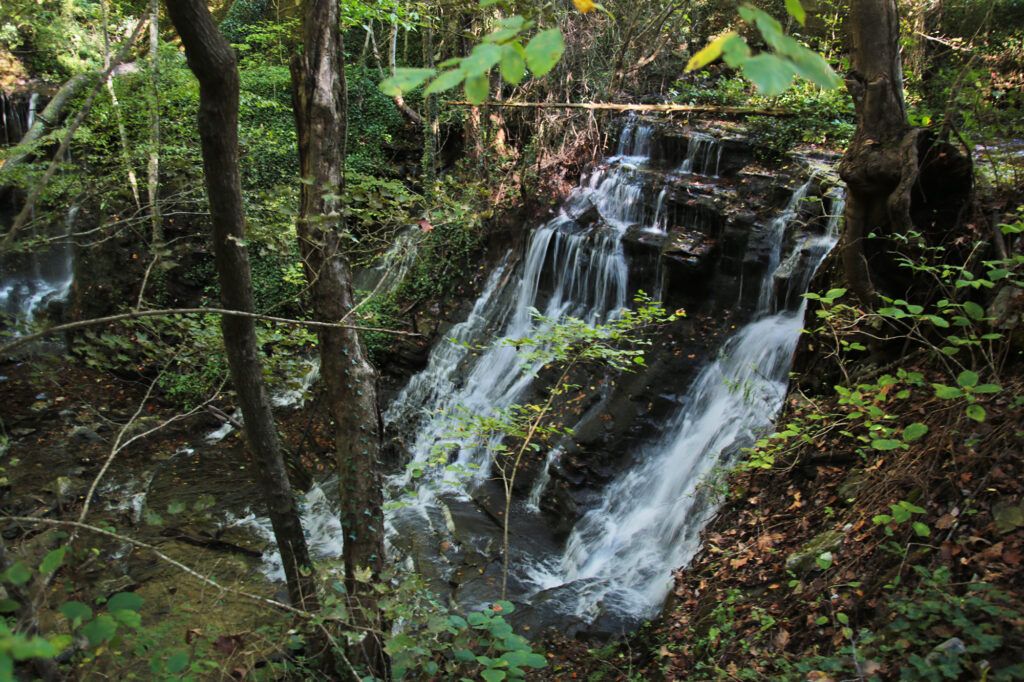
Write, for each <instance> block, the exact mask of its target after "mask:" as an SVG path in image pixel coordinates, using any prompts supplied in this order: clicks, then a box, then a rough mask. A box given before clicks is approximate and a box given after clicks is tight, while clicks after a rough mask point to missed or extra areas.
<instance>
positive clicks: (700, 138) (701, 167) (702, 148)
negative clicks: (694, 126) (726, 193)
mask: <svg viewBox="0 0 1024 682" xmlns="http://www.w3.org/2000/svg"><path fill="white" fill-rule="evenodd" d="M712 159H714V172H711V169H712V163H711V161H712ZM721 163H722V143H721V142H719V140H718V139H717V138H715V137H713V136H711V135H708V134H707V133H698V132H693V133H690V139H689V142H688V143H687V145H686V158H685V159H683V163H682V164H681V165H680V166H679V170H678V172H679V173H702V174H704V175H710V176H711V177H714V178H717V177H718V170H719V167H720V166H721Z"/></svg>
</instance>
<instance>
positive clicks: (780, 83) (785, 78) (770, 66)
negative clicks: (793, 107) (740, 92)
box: [741, 52, 796, 97]
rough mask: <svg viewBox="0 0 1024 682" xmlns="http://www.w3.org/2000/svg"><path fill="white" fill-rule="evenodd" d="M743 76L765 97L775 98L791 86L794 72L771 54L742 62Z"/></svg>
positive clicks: (763, 54) (782, 60) (787, 64)
mask: <svg viewBox="0 0 1024 682" xmlns="http://www.w3.org/2000/svg"><path fill="white" fill-rule="evenodd" d="M741 68H742V69H743V75H744V76H746V77H747V79H749V80H750V81H751V82H752V83H753V84H754V85H756V86H757V89H758V90H760V91H761V94H763V95H764V96H765V97H776V96H778V95H781V94H782V93H784V92H785V91H786V90H787V89H788V88H789V86H790V85H792V84H793V76H795V75H796V72H795V71H794V69H793V66H792V65H791V64H790V63H789V62H788V61H786V60H784V59H781V58H779V57H776V56H775V55H773V54H766V53H763V52H762V53H761V54H759V55H757V56H754V57H751V58H750V59H748V60H746V61H745V62H743V66H742V67H741Z"/></svg>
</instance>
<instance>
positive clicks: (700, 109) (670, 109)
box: [445, 100, 796, 116]
mask: <svg viewBox="0 0 1024 682" xmlns="http://www.w3.org/2000/svg"><path fill="white" fill-rule="evenodd" d="M445 104H451V105H453V106H457V107H476V106H481V107H513V108H518V109H587V110H590V111H594V110H600V111H646V112H650V113H664V114H674V113H692V114H733V115H745V114H755V115H757V116H795V115H796V112H793V111H788V110H786V109H759V108H757V107H726V106H717V105H714V104H617V103H615V102H496V101H487V102H483V103H482V104H473V103H472V102H466V101H464V100H451V101H448V102H445Z"/></svg>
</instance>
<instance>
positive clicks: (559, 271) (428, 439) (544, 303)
mask: <svg viewBox="0 0 1024 682" xmlns="http://www.w3.org/2000/svg"><path fill="white" fill-rule="evenodd" d="M651 133H652V129H651V128H650V127H649V126H646V125H642V124H638V123H635V122H631V123H629V124H628V125H627V126H626V128H625V129H624V130H623V133H622V135H621V140H620V143H619V147H618V149H617V150H616V153H615V155H614V156H612V157H610V158H609V159H607V160H606V166H603V167H602V168H600V169H598V170H596V171H595V172H594V173H593V175H592V176H591V178H590V179H589V182H584V183H582V184H581V185H580V186H579V187H578V188H576V190H574V191H573V193H572V195H570V197H569V198H568V199H567V201H566V204H565V206H564V208H563V211H562V212H561V214H560V215H559V216H557V217H556V218H554V219H553V220H551V221H550V222H548V223H547V224H545V225H543V226H541V227H539V228H538V229H537V230H536V231H535V232H534V233H533V235H532V236H531V238H530V241H529V244H528V246H527V251H526V256H525V258H524V261H523V264H522V266H521V269H520V270H519V275H518V280H515V281H512V282H510V283H509V284H508V285H507V286H508V287H510V290H509V292H508V293H509V294H510V298H511V300H510V301H507V302H506V301H505V299H506V298H507V297H502V292H500V291H499V289H500V287H501V283H502V281H503V280H502V276H503V274H504V268H499V270H498V271H497V272H496V273H495V274H492V276H491V279H490V280H489V281H488V284H487V286H486V287H485V289H484V292H483V293H482V294H481V295H480V297H479V298H478V299H477V301H476V304H475V305H474V307H473V312H472V313H470V316H469V318H468V319H467V320H466V321H465V322H463V323H462V324H461V325H457V326H456V327H455V328H454V329H453V334H452V336H453V337H454V341H455V342H454V343H444V344H440V345H439V346H438V347H436V348H435V349H434V351H433V352H432V353H431V356H430V361H429V363H428V365H427V368H426V369H425V370H423V372H421V373H420V374H419V375H417V376H416V377H414V378H413V379H412V380H411V381H410V383H409V385H408V386H407V387H406V389H405V390H404V391H402V393H401V394H400V395H399V396H398V398H396V400H395V402H394V403H393V404H392V406H391V408H390V409H389V410H388V411H387V412H386V413H385V415H384V420H385V423H386V424H388V425H402V424H404V423H406V422H405V420H408V419H410V418H413V419H414V415H420V417H421V419H420V420H419V421H418V423H417V424H418V426H417V428H416V429H415V430H414V433H413V435H412V438H411V439H410V444H409V450H410V452H411V454H412V462H413V467H414V468H416V467H418V468H419V469H420V470H426V471H428V472H436V469H433V470H432V469H430V468H429V467H425V466H423V465H425V464H426V463H427V462H428V461H430V460H433V459H435V458H436V457H437V456H438V453H448V455H449V456H450V459H451V462H452V463H453V464H456V465H459V466H458V473H456V474H455V475H454V477H453V476H452V475H450V474H449V475H447V477H446V478H445V476H446V474H445V473H444V472H441V473H428V476H427V478H428V479H432V478H438V477H441V479H442V482H443V484H444V485H445V487H447V488H449V489H451V490H454V489H459V488H462V487H463V486H464V485H466V484H467V483H468V484H469V485H472V484H474V483H477V482H479V481H481V480H483V479H484V478H486V477H487V475H488V473H489V471H490V465H491V455H492V453H493V447H494V446H495V445H496V444H497V443H498V442H499V441H500V439H501V436H496V437H495V438H494V439H493V440H492V441H491V442H489V443H476V442H472V441H470V440H468V439H466V438H464V437H460V436H459V435H457V432H458V426H459V419H458V414H457V413H458V412H460V411H463V412H468V413H470V414H475V415H487V414H494V413H495V412H496V411H498V410H501V409H503V408H507V407H508V406H510V405H512V404H513V403H515V402H516V401H517V400H518V399H519V398H520V396H522V395H523V394H524V393H525V392H526V390H527V389H528V388H529V387H530V385H531V384H532V382H533V379H534V375H535V373H536V372H537V371H538V370H539V369H540V362H537V363H534V364H529V363H524V361H523V359H522V357H521V356H520V354H519V353H517V352H516V350H515V348H514V347H512V346H511V345H509V344H507V343H505V341H506V340H510V339H519V338H524V337H529V336H533V335H536V334H537V333H538V331H541V326H540V325H544V324H548V323H547V322H542V321H538V319H537V313H538V312H539V313H540V315H542V316H543V318H545V320H559V319H563V318H565V317H567V316H572V317H575V318H578V319H582V320H584V321H586V322H587V323H589V324H597V323H599V322H602V321H604V320H607V319H608V317H609V316H611V315H614V314H615V313H616V312H617V311H619V310H621V309H622V308H623V307H624V306H625V305H626V303H627V291H628V290H627V279H628V267H627V264H626V259H625V254H624V252H623V248H622V236H623V233H624V232H625V231H626V230H627V229H628V228H629V227H631V226H633V225H637V224H640V223H641V222H642V220H643V205H644V202H643V191H644V177H643V175H642V174H641V173H639V172H638V167H639V166H642V165H643V164H645V163H646V162H648V161H649V158H650V140H651ZM590 205H592V206H595V207H596V208H597V210H598V213H599V214H600V216H601V221H600V222H601V224H599V225H598V226H597V227H594V228H589V229H587V230H585V231H581V230H580V228H579V226H578V225H577V224H576V223H575V221H574V219H573V217H574V216H579V215H581V214H582V212H583V211H585V210H586V209H587V208H588V207H589V206H590ZM488 325H498V326H501V332H500V333H499V334H498V335H497V338H495V339H493V340H492V341H491V342H490V343H489V344H488V345H487V347H486V348H484V349H482V350H479V351H476V350H472V349H470V348H468V347H467V346H466V344H470V343H478V342H479V341H481V340H482V338H481V337H482V333H483V331H484V330H485V329H486V328H487V327H488ZM474 353H475V354H474ZM423 410H429V411H430V412H429V414H428V415H426V416H425V418H423V417H424V415H423ZM467 472H472V473H468V474H467ZM467 477H468V479H469V480H467ZM394 482H395V483H397V484H399V485H408V484H409V483H410V482H411V478H410V475H409V474H406V475H404V476H400V477H398V478H397V479H396V480H395V481H394ZM432 500H433V494H432V493H431V492H430V491H429V490H426V489H425V487H424V486H422V485H421V486H420V502H421V503H423V504H427V503H430V502H431V501H432Z"/></svg>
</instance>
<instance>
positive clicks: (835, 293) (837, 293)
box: [825, 288, 846, 301]
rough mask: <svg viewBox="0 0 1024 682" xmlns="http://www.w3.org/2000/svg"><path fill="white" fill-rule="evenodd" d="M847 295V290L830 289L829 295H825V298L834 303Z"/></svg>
mask: <svg viewBox="0 0 1024 682" xmlns="http://www.w3.org/2000/svg"><path fill="white" fill-rule="evenodd" d="M845 295H846V289H842V288H840V289H829V290H828V293H826V294H825V298H827V299H828V300H830V301H834V300H836V299H837V298H842V297H843V296H845Z"/></svg>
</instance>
